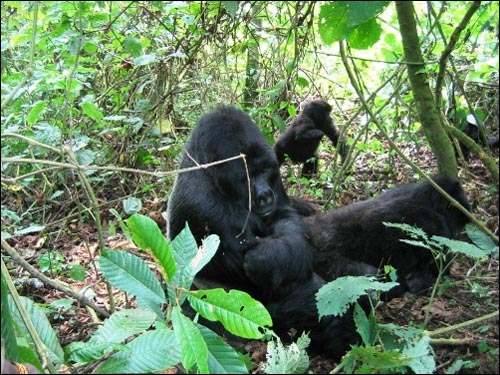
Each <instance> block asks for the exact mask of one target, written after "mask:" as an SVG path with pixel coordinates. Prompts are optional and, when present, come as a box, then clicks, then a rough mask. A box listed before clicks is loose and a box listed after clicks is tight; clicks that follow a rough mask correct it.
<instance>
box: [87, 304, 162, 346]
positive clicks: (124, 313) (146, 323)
mask: <svg viewBox="0 0 500 375" xmlns="http://www.w3.org/2000/svg"><path fill="white" fill-rule="evenodd" d="M155 317H156V315H155V313H154V312H153V311H151V310H143V309H125V310H120V311H117V312H115V313H114V314H113V315H111V316H110V317H109V319H107V320H106V321H105V322H104V325H103V326H102V328H100V329H98V330H97V332H96V333H95V334H94V336H93V337H92V340H95V341H97V342H98V341H101V342H116V343H118V342H122V341H123V340H125V339H126V338H128V337H130V336H132V335H135V334H137V333H139V332H141V331H144V330H146V329H148V328H149V327H151V325H152V324H153V322H154V320H155Z"/></svg>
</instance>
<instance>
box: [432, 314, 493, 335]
mask: <svg viewBox="0 0 500 375" xmlns="http://www.w3.org/2000/svg"><path fill="white" fill-rule="evenodd" d="M498 313H499V310H497V311H493V312H491V313H489V314H486V315H483V316H480V317H479V318H475V319H471V320H467V321H466V322H461V323H458V324H454V325H452V326H449V327H443V328H438V329H435V330H434V331H424V332H425V333H426V334H427V335H429V336H431V337H433V336H438V335H442V334H443V333H448V332H451V331H455V330H457V329H460V328H465V327H468V326H471V325H473V324H476V323H481V322H484V321H485V320H488V319H491V318H495V317H498Z"/></svg>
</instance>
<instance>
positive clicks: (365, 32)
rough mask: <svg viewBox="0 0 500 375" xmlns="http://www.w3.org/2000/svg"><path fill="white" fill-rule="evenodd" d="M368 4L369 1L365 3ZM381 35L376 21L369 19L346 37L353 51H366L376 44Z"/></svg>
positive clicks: (380, 28) (380, 29)
mask: <svg viewBox="0 0 500 375" xmlns="http://www.w3.org/2000/svg"><path fill="white" fill-rule="evenodd" d="M367 3H368V4H369V3H371V1H369V2H367ZM380 35H382V27H380V25H379V24H378V22H377V20H376V19H374V18H373V19H371V20H369V21H367V22H365V23H363V24H361V25H359V26H357V27H356V28H354V29H353V30H352V32H351V33H349V36H348V37H347V40H348V41H349V46H350V47H352V48H355V49H368V48H370V47H371V46H373V45H374V44H375V43H377V42H378V41H379V39H380Z"/></svg>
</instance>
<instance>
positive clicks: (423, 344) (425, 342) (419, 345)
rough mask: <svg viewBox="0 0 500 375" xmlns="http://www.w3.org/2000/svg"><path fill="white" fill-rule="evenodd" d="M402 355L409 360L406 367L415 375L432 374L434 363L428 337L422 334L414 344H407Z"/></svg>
mask: <svg viewBox="0 0 500 375" xmlns="http://www.w3.org/2000/svg"><path fill="white" fill-rule="evenodd" d="M403 354H404V355H405V356H406V357H407V358H410V361H409V363H408V366H409V367H410V368H411V369H412V370H413V372H414V373H415V374H434V371H435V370H436V362H435V361H434V352H433V351H432V347H431V345H430V337H429V336H427V335H424V334H423V335H421V336H420V338H419V339H418V340H417V341H416V342H414V341H412V342H408V347H407V348H405V350H404V351H403Z"/></svg>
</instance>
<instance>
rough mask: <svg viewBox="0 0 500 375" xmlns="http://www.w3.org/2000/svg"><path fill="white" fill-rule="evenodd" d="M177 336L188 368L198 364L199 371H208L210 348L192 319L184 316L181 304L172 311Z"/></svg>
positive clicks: (203, 372) (184, 363)
mask: <svg viewBox="0 0 500 375" xmlns="http://www.w3.org/2000/svg"><path fill="white" fill-rule="evenodd" d="M172 324H173V326H174V332H175V336H176V337H177V341H178V342H179V344H180V347H181V362H182V364H183V366H184V367H185V368H186V370H187V371H188V372H189V370H190V369H191V368H192V367H193V366H194V365H196V366H197V368H198V372H199V373H202V374H207V373H208V349H207V344H206V343H205V340H204V339H203V337H202V336H201V333H200V331H199V330H198V328H196V326H195V325H194V323H193V322H192V321H191V319H189V318H187V317H186V316H184V315H183V314H182V312H181V310H180V307H179V306H176V307H175V308H174V310H173V311H172Z"/></svg>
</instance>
